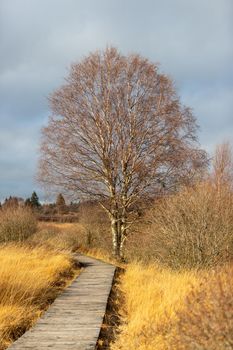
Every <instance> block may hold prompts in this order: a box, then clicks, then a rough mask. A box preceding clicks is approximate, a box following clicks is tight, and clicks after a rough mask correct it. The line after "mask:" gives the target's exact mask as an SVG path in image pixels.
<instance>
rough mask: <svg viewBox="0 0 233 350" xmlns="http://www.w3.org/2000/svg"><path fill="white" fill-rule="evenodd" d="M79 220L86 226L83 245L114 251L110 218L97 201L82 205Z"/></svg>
mask: <svg viewBox="0 0 233 350" xmlns="http://www.w3.org/2000/svg"><path fill="white" fill-rule="evenodd" d="M79 222H80V224H81V225H82V226H83V228H84V235H85V241H84V242H83V245H84V246H85V247H86V248H98V249H103V250H105V251H107V252H111V251H112V242H111V233H110V223H109V219H108V217H107V214H106V213H105V212H104V210H103V209H101V207H100V206H99V205H98V204H97V203H84V204H82V205H81V206H80V210H79Z"/></svg>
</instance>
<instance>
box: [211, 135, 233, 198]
mask: <svg viewBox="0 0 233 350" xmlns="http://www.w3.org/2000/svg"><path fill="white" fill-rule="evenodd" d="M213 179H214V182H215V184H216V187H217V190H218V192H219V191H220V189H221V187H222V186H223V185H227V186H229V187H230V188H231V189H232V188H233V152H232V147H231V145H230V143H229V142H223V143H222V144H220V145H217V147H216V149H215V154H214V157H213Z"/></svg>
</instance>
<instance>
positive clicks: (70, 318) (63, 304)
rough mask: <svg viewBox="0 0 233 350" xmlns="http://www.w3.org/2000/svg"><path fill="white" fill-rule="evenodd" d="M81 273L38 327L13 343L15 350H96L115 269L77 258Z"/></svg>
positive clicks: (12, 346) (11, 347)
mask: <svg viewBox="0 0 233 350" xmlns="http://www.w3.org/2000/svg"><path fill="white" fill-rule="evenodd" d="M77 259H78V260H79V261H80V263H81V264H83V265H84V269H83V271H82V273H81V274H80V275H79V276H78V277H77V279H76V280H75V281H74V282H73V283H72V284H71V285H70V286H69V287H68V288H67V289H65V291H64V292H63V293H62V294H61V295H60V296H59V297H58V298H57V299H56V300H55V301H54V303H53V304H52V305H51V306H50V308H49V309H48V310H47V311H46V312H45V314H44V315H43V316H42V317H41V318H40V319H39V320H38V322H37V323H36V325H35V326H34V327H33V328H31V329H30V330H29V331H27V332H26V333H25V334H24V335H23V336H22V337H21V338H19V339H18V340H17V341H16V342H15V343H13V344H12V345H11V346H10V348H9V349H12V350H13V349H14V350H17V349H19V350H22V349H24V350H26V349H31V350H32V349H33V350H39V349H40V350H45V349H47V350H48V349H54V350H55V349H57V350H71V349H72V350H74V349H75V350H94V349H95V346H96V342H97V340H98V337H99V332H100V328H101V325H102V322H103V317H104V314H105V311H106V305H107V301H108V297H109V294H110V291H111V287H112V281H113V277H114V272H115V266H113V265H109V264H106V263H104V262H102V261H99V260H96V259H93V258H89V257H87V256H83V255H77Z"/></svg>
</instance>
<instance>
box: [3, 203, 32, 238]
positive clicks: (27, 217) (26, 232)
mask: <svg viewBox="0 0 233 350" xmlns="http://www.w3.org/2000/svg"><path fill="white" fill-rule="evenodd" d="M36 229H37V220H36V218H35V216H34V215H33V213H32V211H31V210H30V209H27V208H21V207H19V208H12V209H11V208H7V209H3V210H1V211H0V242H9V241H18V242H21V241H24V240H25V239H26V238H28V237H29V236H31V235H32V234H33V233H34V232H35V231H36Z"/></svg>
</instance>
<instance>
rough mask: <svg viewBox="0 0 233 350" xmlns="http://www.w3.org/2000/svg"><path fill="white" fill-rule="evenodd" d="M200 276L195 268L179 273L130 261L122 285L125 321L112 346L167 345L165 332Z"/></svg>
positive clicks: (144, 349)
mask: <svg viewBox="0 0 233 350" xmlns="http://www.w3.org/2000/svg"><path fill="white" fill-rule="evenodd" d="M198 279H199V278H198V275H197V273H196V272H183V273H178V272H173V271H170V270H166V269H161V268H159V267H155V266H153V265H151V266H142V265H140V264H137V263H134V264H130V265H128V267H127V269H126V272H125V274H124V275H123V276H122V278H121V283H120V285H119V288H120V291H121V294H122V296H123V304H122V307H121V309H120V311H121V318H122V322H123V323H122V326H121V327H120V334H119V336H118V339H117V341H116V343H115V344H114V345H112V347H111V349H112V350H126V349H127V350H135V349H137V350H155V349H156V350H162V349H163V350H164V349H166V347H164V343H163V334H164V332H166V330H167V329H168V328H169V323H170V322H171V320H173V319H174V318H175V317H176V314H175V313H176V310H178V309H181V308H182V307H183V306H184V299H185V297H186V295H187V294H188V293H189V291H190V290H191V285H196V284H198Z"/></svg>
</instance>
